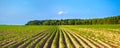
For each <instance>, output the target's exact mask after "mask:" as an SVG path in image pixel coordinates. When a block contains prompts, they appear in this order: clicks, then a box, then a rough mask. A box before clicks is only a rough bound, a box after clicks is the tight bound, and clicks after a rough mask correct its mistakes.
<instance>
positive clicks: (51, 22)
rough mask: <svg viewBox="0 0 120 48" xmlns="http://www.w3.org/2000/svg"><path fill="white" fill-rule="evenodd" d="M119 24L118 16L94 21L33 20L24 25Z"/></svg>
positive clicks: (119, 18)
mask: <svg viewBox="0 0 120 48" xmlns="http://www.w3.org/2000/svg"><path fill="white" fill-rule="evenodd" d="M95 24H120V15H119V16H112V17H106V18H94V19H61V20H33V21H29V22H28V23H27V24H26V25H95Z"/></svg>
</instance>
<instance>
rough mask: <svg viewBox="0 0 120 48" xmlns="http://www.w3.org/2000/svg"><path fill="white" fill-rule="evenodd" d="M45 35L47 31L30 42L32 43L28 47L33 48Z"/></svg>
mask: <svg viewBox="0 0 120 48" xmlns="http://www.w3.org/2000/svg"><path fill="white" fill-rule="evenodd" d="M46 35H48V33H45V34H44V35H43V36H41V37H39V38H38V39H36V40H35V41H34V43H32V45H31V46H30V47H29V48H35V46H36V44H37V43H38V42H40V41H41V39H43V38H44V37H45V36H46Z"/></svg>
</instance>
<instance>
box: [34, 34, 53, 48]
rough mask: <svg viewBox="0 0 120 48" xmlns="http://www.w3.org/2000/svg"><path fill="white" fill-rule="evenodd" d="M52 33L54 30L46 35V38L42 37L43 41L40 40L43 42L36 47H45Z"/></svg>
mask: <svg viewBox="0 0 120 48" xmlns="http://www.w3.org/2000/svg"><path fill="white" fill-rule="evenodd" d="M52 33H53V32H50V33H48V35H47V36H45V38H43V39H42V40H43V41H40V42H41V43H40V45H39V44H38V45H37V46H36V48H43V47H44V45H45V43H46V42H47V40H48V39H49V37H50V36H51V34H52Z"/></svg>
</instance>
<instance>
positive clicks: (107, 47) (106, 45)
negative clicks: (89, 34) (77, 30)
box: [96, 39, 112, 48]
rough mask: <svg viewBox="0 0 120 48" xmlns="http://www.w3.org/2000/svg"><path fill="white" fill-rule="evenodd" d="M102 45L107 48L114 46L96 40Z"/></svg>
mask: <svg viewBox="0 0 120 48" xmlns="http://www.w3.org/2000/svg"><path fill="white" fill-rule="evenodd" d="M96 40H97V41H98V42H99V43H100V44H102V45H104V46H105V47H106V48H112V46H110V45H108V44H106V43H104V42H102V41H101V40H98V39H96Z"/></svg>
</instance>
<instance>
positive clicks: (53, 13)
mask: <svg viewBox="0 0 120 48" xmlns="http://www.w3.org/2000/svg"><path fill="white" fill-rule="evenodd" d="M116 15H120V0H0V24H8V25H14V24H15V25H23V24H26V23H27V22H28V21H31V20H46V19H47V20H49V19H89V18H104V17H109V16H116Z"/></svg>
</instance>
